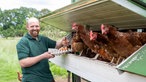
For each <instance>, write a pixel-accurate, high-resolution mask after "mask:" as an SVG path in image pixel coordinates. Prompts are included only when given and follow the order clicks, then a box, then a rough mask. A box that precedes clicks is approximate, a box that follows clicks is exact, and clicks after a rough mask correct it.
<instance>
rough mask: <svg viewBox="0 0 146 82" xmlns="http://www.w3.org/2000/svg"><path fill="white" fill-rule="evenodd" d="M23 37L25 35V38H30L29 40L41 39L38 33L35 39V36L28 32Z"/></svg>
mask: <svg viewBox="0 0 146 82" xmlns="http://www.w3.org/2000/svg"><path fill="white" fill-rule="evenodd" d="M25 37H27V38H28V39H30V40H37V41H40V40H41V37H40V35H38V37H37V39H35V38H33V37H32V36H31V35H30V34H29V33H27V34H26V35H25Z"/></svg>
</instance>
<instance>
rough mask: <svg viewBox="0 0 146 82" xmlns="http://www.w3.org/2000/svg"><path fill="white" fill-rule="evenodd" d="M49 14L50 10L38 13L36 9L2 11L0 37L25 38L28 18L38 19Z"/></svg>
mask: <svg viewBox="0 0 146 82" xmlns="http://www.w3.org/2000/svg"><path fill="white" fill-rule="evenodd" d="M49 12H50V11H49V10H48V9H43V10H41V11H38V10H36V9H34V8H26V7H21V8H16V9H12V10H4V11H2V10H1V9H0V31H1V32H0V35H3V36H4V37H14V36H23V34H24V33H25V32H26V30H25V25H26V20H27V18H29V17H37V18H38V17H41V16H43V15H46V14H47V13H49ZM13 31H15V32H13Z"/></svg>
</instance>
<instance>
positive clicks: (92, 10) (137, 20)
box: [41, 0, 146, 31]
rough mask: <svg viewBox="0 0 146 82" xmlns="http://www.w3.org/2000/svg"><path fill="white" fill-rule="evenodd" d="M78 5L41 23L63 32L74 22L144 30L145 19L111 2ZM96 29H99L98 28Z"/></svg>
mask: <svg viewBox="0 0 146 82" xmlns="http://www.w3.org/2000/svg"><path fill="white" fill-rule="evenodd" d="M117 1H119V0H117ZM122 1H123V0H122ZM123 2H125V1H123ZM79 3H80V2H78V4H79ZM120 3H122V2H120ZM81 4H83V5H81ZM79 5H80V6H79ZM79 5H78V6H77V5H75V4H72V5H71V7H70V6H67V7H68V8H69V7H70V8H69V9H67V10H65V9H66V8H63V9H60V10H59V11H61V12H59V11H55V12H54V13H55V14H52V15H50V16H47V17H44V18H41V21H43V22H45V23H47V24H49V25H53V26H55V27H57V28H60V29H62V30H65V31H71V24H72V23H74V22H77V23H81V24H88V25H91V26H99V25H101V24H103V23H106V24H112V25H115V26H117V27H119V28H122V29H125V28H129V29H132V28H140V27H141V28H146V23H145V21H146V18H145V17H143V16H141V15H139V13H138V14H137V13H135V12H134V11H131V10H129V9H128V8H125V6H124V7H123V6H121V5H119V4H116V3H115V2H113V1H112V0H103V1H102V0H86V1H83V2H82V3H80V4H79ZM74 6H75V8H74ZM126 6H127V5H126ZM133 8H134V7H133ZM136 8H137V7H136ZM141 12H145V10H141ZM57 13H59V14H57ZM96 28H98V29H99V28H100V27H95V29H96ZM93 29H94V27H93Z"/></svg>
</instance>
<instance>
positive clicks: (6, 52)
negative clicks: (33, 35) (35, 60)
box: [0, 38, 67, 82]
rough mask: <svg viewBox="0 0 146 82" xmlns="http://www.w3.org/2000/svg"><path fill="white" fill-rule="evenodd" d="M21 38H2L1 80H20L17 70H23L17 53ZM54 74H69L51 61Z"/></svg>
mask: <svg viewBox="0 0 146 82" xmlns="http://www.w3.org/2000/svg"><path fill="white" fill-rule="evenodd" d="M18 40H19V38H8V39H4V38H0V82H18V80H17V71H20V72H21V69H20V66H19V63H18V57H17V53H16V44H17V42H18ZM50 66H51V70H52V73H53V75H54V76H63V77H66V76H67V72H66V70H65V69H63V68H60V67H59V66H56V65H54V64H52V63H50Z"/></svg>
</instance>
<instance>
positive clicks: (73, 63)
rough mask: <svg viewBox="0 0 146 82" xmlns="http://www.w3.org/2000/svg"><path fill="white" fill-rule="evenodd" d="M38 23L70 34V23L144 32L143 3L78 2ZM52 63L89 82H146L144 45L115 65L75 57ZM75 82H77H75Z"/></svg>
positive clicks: (145, 8) (113, 0)
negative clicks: (111, 26)
mask: <svg viewBox="0 0 146 82" xmlns="http://www.w3.org/2000/svg"><path fill="white" fill-rule="evenodd" d="M40 20H41V22H43V23H46V24H48V25H52V26H54V27H56V28H59V29H61V30H64V31H70V32H71V25H72V23H74V22H76V23H80V24H83V25H92V29H94V30H97V31H99V30H100V29H99V27H100V25H101V24H103V23H104V24H111V25H115V26H117V27H118V28H120V30H127V29H135V30H137V31H145V28H146V0H81V1H78V2H76V3H73V4H70V5H68V6H66V7H63V8H61V9H58V10H56V11H54V12H52V13H51V14H49V15H47V16H44V17H42V18H40ZM50 61H51V62H53V63H55V64H56V65H59V66H61V67H63V68H65V69H66V70H68V71H70V72H72V73H74V74H76V75H77V76H80V77H82V78H85V79H87V80H88V81H91V82H145V81H146V64H145V62H146V45H143V46H142V47H141V48H140V49H139V50H137V51H136V52H134V53H133V54H132V55H131V56H130V57H128V58H127V59H126V60H124V61H123V62H121V63H120V64H119V65H117V66H112V65H110V64H108V63H107V62H104V61H100V60H93V59H90V58H87V57H80V56H77V55H75V54H66V55H61V56H56V57H55V58H54V59H51V60H50ZM74 82H80V80H76V81H74Z"/></svg>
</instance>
